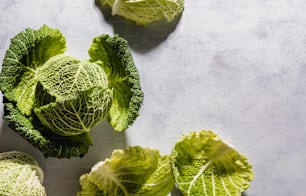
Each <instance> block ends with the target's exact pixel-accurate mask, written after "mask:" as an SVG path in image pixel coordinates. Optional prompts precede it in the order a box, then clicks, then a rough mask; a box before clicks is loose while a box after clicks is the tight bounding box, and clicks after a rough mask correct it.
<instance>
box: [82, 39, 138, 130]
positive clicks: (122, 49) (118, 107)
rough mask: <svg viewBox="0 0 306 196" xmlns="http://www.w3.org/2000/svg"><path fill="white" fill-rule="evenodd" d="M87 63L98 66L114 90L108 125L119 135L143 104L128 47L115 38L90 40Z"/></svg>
mask: <svg viewBox="0 0 306 196" xmlns="http://www.w3.org/2000/svg"><path fill="white" fill-rule="evenodd" d="M88 52H89V55H90V61H91V62H95V63H97V64H99V65H101V66H102V68H103V69H104V71H105V72H106V74H107V76H108V81H109V83H108V85H109V88H113V89H114V92H113V93H114V94H113V103H112V106H111V109H110V114H109V118H108V120H109V122H110V124H111V125H112V126H113V128H114V129H115V130H116V131H123V130H125V129H127V127H128V126H129V125H131V124H132V123H133V122H134V120H135V119H136V118H137V116H138V115H139V109H140V106H141V104H142V102H143V92H142V90H141V85H140V78H139V73H138V70H137V67H136V66H135V64H134V61H133V57H132V54H131V52H130V49H129V46H128V43H127V41H126V40H124V39H123V38H121V37H119V36H117V35H115V36H114V37H111V36H109V35H106V34H103V35H101V36H100V37H96V38H94V40H93V42H92V44H91V47H90V49H89V51H88Z"/></svg>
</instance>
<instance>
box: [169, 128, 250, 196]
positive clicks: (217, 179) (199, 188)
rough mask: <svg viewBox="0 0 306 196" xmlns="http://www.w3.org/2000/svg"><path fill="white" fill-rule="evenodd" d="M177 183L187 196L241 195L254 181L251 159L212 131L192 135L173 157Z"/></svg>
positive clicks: (183, 142)
mask: <svg viewBox="0 0 306 196" xmlns="http://www.w3.org/2000/svg"><path fill="white" fill-rule="evenodd" d="M171 162H172V168H173V173H174V177H175V181H176V184H177V186H178V187H179V189H180V190H181V191H182V193H183V194H184V195H186V196H196V195H205V196H215V195H241V193H242V192H244V191H245V190H246V189H247V188H248V187H249V183H250V181H251V180H252V179H253V176H254V174H253V170H252V166H251V165H250V163H249V161H248V159H247V158H246V157H245V156H244V155H242V154H240V153H239V152H237V151H236V150H235V149H234V148H233V147H232V146H230V145H228V144H226V143H225V142H223V141H222V140H221V139H220V138H219V136H218V135H216V134H215V133H213V132H212V131H205V130H203V131H199V132H190V133H188V134H186V135H184V136H183V138H182V139H181V140H180V141H178V142H177V143H176V144H175V146H174V148H173V150H172V153H171Z"/></svg>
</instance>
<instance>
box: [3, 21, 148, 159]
mask: <svg viewBox="0 0 306 196" xmlns="http://www.w3.org/2000/svg"><path fill="white" fill-rule="evenodd" d="M65 49H66V45H65V38H64V37H63V35H62V34H61V33H60V31H59V30H56V29H52V28H50V27H48V26H47V25H44V26H42V27H41V28H40V29H38V30H33V29H30V28H27V29H26V30H24V31H22V32H20V33H19V34H17V35H16V36H15V37H14V38H13V39H12V40H11V45H10V47H9V49H8V50H7V51H6V54H5V57H4V60H3V64H2V71H1V73H0V89H1V91H2V92H3V94H4V109H5V114H4V118H5V119H6V120H7V121H8V122H9V126H10V127H11V128H13V129H15V131H16V132H18V133H19V134H20V135H21V136H23V137H24V138H25V139H27V140H28V141H29V142H30V143H31V144H33V145H34V146H35V147H37V148H39V149H40V150H41V151H42V152H43V153H44V154H45V156H54V157H59V158H61V157H68V158H69V157H72V156H80V157H81V156H83V155H84V154H85V153H86V152H87V151H88V148H89V146H90V145H92V141H91V137H90V135H89V134H88V133H89V131H90V129H91V128H92V127H94V126H96V125H97V124H99V123H100V122H101V121H103V120H104V119H105V117H108V119H109V120H110V123H111V125H112V126H113V127H114V129H115V130H117V131H123V130H125V129H127V128H128V126H129V125H131V124H132V123H133V122H134V120H135V119H136V117H137V116H138V110H139V108H140V106H141V104H142V101H143V92H142V91H141V86H140V82H139V75H138V71H137V68H136V66H135V64H134V62H133V58H132V55H131V53H130V51H129V47H128V44H127V42H126V41H125V40H123V39H122V38H120V37H118V36H114V37H110V36H109V35H101V36H100V37H96V38H95V39H94V41H93V43H92V46H91V48H90V49H89V53H90V56H91V59H90V60H79V59H77V58H75V57H72V56H68V55H65V54H63V53H64V52H65Z"/></svg>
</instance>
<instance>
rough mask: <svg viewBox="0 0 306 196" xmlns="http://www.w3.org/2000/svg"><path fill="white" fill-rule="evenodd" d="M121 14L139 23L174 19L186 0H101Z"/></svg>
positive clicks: (113, 10) (113, 11)
mask: <svg viewBox="0 0 306 196" xmlns="http://www.w3.org/2000/svg"><path fill="white" fill-rule="evenodd" d="M100 1H101V3H102V4H103V5H108V6H109V7H111V8H112V14H113V15H120V16H123V17H125V18H127V19H129V20H132V21H134V22H136V24H139V25H146V24H149V23H152V22H155V21H162V20H165V21H168V22H170V21H172V20H174V18H175V17H176V16H177V15H179V14H180V13H181V12H182V11H183V9H184V0H100Z"/></svg>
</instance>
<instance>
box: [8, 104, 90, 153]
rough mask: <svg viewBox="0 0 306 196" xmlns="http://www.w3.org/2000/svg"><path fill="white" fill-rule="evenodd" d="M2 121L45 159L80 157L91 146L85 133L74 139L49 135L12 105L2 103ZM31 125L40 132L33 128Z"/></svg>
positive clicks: (36, 121)
mask: <svg viewBox="0 0 306 196" xmlns="http://www.w3.org/2000/svg"><path fill="white" fill-rule="evenodd" d="M4 119H6V120H7V121H8V123H9V127H11V128H12V129H14V130H15V131H16V132H17V133H18V134H19V135H21V136H22V137H23V138H25V139H26V140H27V141H28V142H29V143H31V144H32V145H33V146H35V147H36V148H38V149H39V150H40V151H41V152H42V153H43V154H44V155H45V156H46V157H49V156H50V157H58V158H70V157H78V156H79V157H82V156H84V155H85V154H86V153H87V151H88V149H89V147H90V145H91V144H92V142H91V138H90V136H89V135H88V134H87V133H86V134H82V135H79V136H74V137H61V136H56V135H54V134H52V133H50V132H49V131H48V130H46V129H45V128H43V126H41V125H39V124H38V120H37V119H34V118H27V117H25V116H24V115H22V114H21V113H20V111H19V110H18V109H16V108H15V106H14V105H13V104H12V103H4ZM33 124H35V125H36V126H35V127H40V128H41V130H38V129H36V128H34V126H33Z"/></svg>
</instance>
